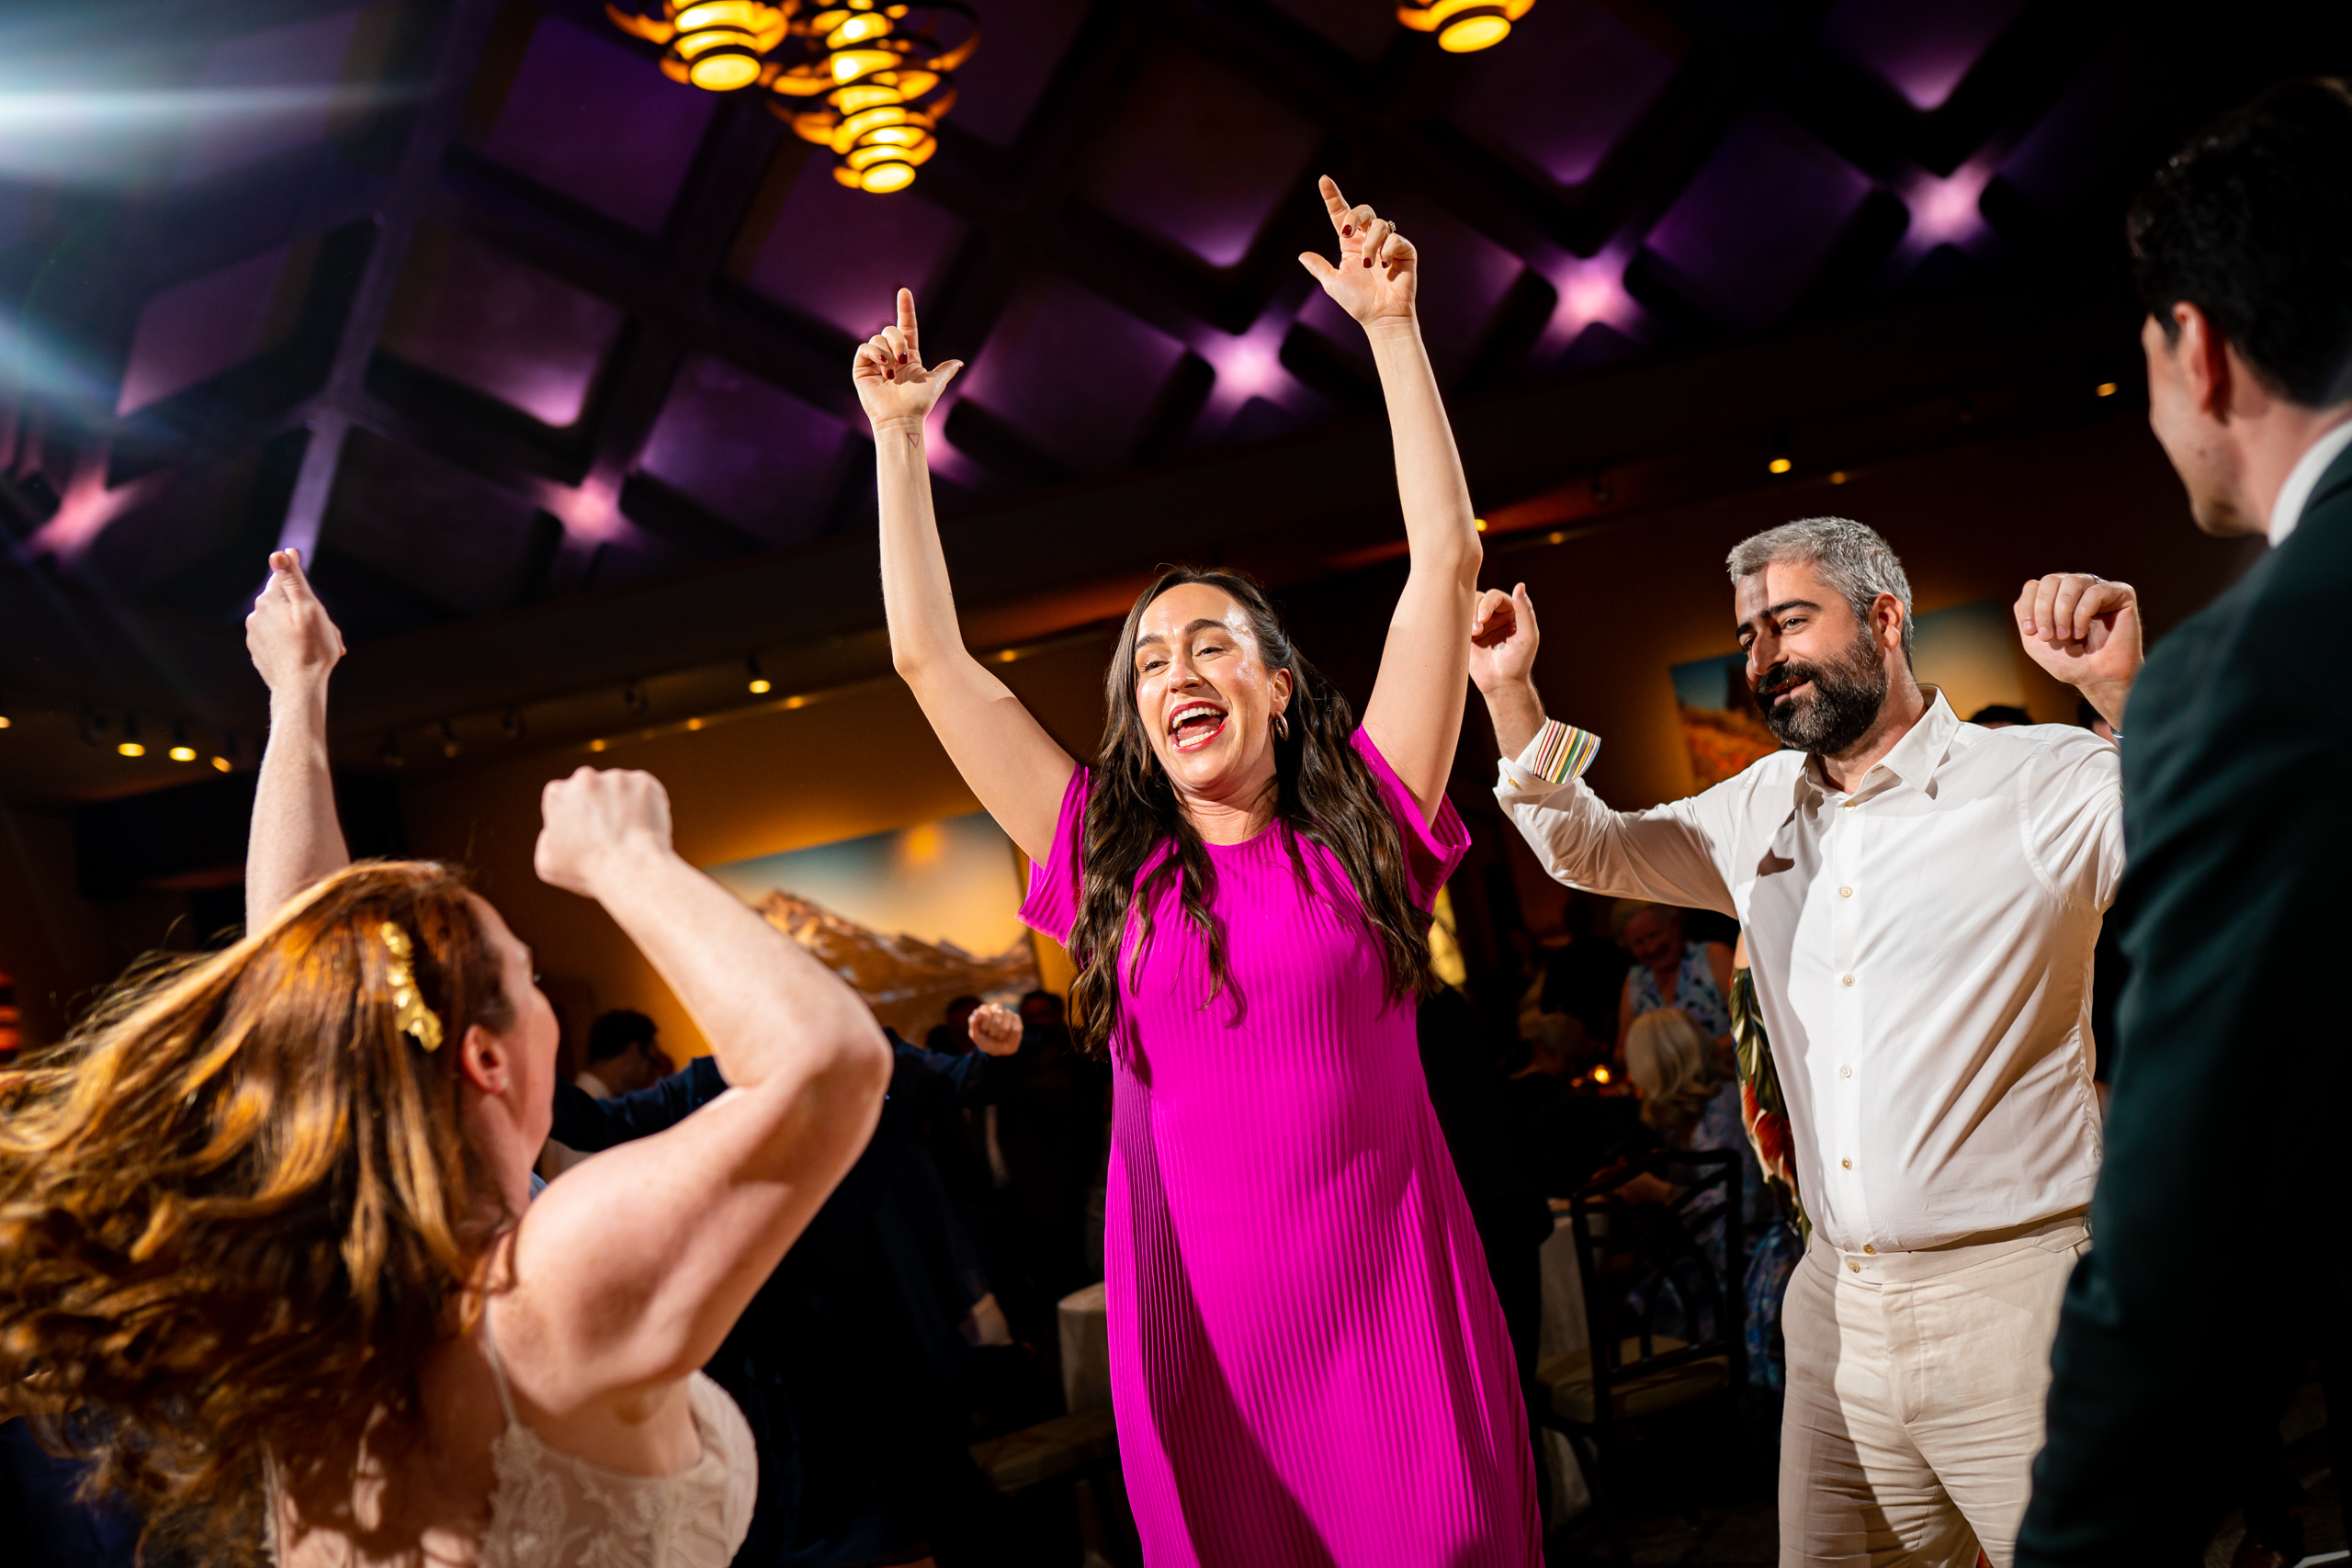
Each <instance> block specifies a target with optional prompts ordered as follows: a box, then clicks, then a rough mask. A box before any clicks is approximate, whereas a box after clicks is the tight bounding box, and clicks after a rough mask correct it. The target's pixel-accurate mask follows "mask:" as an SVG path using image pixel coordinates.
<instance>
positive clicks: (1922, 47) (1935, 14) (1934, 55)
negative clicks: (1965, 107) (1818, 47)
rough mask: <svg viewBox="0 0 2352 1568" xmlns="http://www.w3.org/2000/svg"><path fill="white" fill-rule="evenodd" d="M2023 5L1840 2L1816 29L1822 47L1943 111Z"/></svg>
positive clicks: (1919, 105) (2004, 1)
mask: <svg viewBox="0 0 2352 1568" xmlns="http://www.w3.org/2000/svg"><path fill="white" fill-rule="evenodd" d="M2028 3H2029V0H1937V3H1936V4H1934V5H1932V6H1923V5H1921V4H1919V0H1844V4H1842V5H1840V6H1838V8H1837V9H1836V10H1834V11H1832V12H1830V14H1829V16H1828V17H1827V19H1826V20H1825V21H1824V22H1823V23H1822V26H1821V37H1822V39H1823V41H1824V42H1826V43H1827V44H1828V45H1829V46H1830V47H1831V48H1833V49H1835V50H1837V51H1838V52H1839V53H1841V54H1844V55H1846V56H1848V57H1849V58H1850V59H1852V60H1853V61H1855V62H1857V63H1859V64H1860V65H1863V66H1865V67H1867V68H1869V69H1870V70H1871V72H1872V73H1875V74H1876V75H1877V76H1878V77H1879V78H1880V79H1881V80H1883V82H1885V83H1886V85H1888V86H1890V87H1893V88H1894V90H1895V91H1896V92H1898V93H1901V94H1902V95H1903V96H1904V97H1905V99H1907V100H1908V101H1909V102H1910V105H1911V107H1913V108H1916V109H1919V110H1921V111H1923V112H1932V111H1933V110H1936V109H1939V108H1941V107H1943V106H1944V104H1945V102H1946V100H1948V99H1949V98H1951V96H1952V93H1953V91H1954V90H1955V89H1957V88H1958V87H1959V85H1960V84H1961V83H1962V80H1963V79H1965V78H1966V77H1967V75H1968V73H1969V71H1970V69H1971V68H1972V67H1973V66H1974V65H1975V63H1976V62H1977V61H1978V60H1979V59H1981V58H1982V57H1983V56H1984V53H1985V51H1986V50H1988V49H1990V48H1991V47H1992V46H1993V40H1994V39H1997V38H1999V37H2000V36H2001V34H2002V32H2003V30H2004V29H2006V28H2007V27H2008V25H2009V24H2010V23H2011V22H2014V21H2015V20H2017V18H2018V15H2019V14H2020V13H2022V12H2023V11H2024V10H2025V8H2026V6H2027V4H2028Z"/></svg>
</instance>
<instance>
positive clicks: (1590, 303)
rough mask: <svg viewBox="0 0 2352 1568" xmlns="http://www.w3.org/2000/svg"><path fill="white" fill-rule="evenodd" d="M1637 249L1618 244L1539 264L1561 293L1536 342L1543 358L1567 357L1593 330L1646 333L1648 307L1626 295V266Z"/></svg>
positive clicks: (1537, 352) (1541, 270)
mask: <svg viewBox="0 0 2352 1568" xmlns="http://www.w3.org/2000/svg"><path fill="white" fill-rule="evenodd" d="M1632 259H1633V247H1632V246H1631V245H1628V244H1623V243H1619V244H1612V245H1610V246H1609V247H1607V248H1606V249H1604V250H1602V251H1601V252H1600V254H1597V255H1592V256H1565V257H1562V258H1561V259H1559V260H1558V261H1555V262H1551V263H1547V264H1541V265H1539V266H1538V268H1537V270H1539V271H1540V272H1542V273H1543V274H1544V276H1545V277H1546V278H1548V279H1549V280H1550V281H1551V284H1552V287H1553V288H1555V290H1557V291H1558V293H1559V297H1560V299H1559V303H1558V304H1557V305H1555V306H1554V307H1553V309H1552V320H1551V321H1550V322H1549V323H1547V324H1546V325H1545V327H1544V335H1543V337H1542V338H1541V339H1539V340H1538V341H1537V343H1536V345H1535V349H1534V354H1535V356H1536V357H1537V358H1538V359H1544V358H1549V357H1551V356H1553V355H1559V354H1564V353H1566V351H1567V350H1568V349H1570V348H1571V347H1573V346H1574V345H1575V344H1576V341H1577V339H1578V338H1580V337H1582V336H1583V335H1584V334H1585V333H1586V331H1587V330H1588V329H1589V328H1591V327H1595V326H1600V327H1606V328H1608V329H1609V330H1610V331H1611V332H1613V333H1618V334H1619V335H1621V336H1623V337H1628V338H1630V337H1632V336H1634V334H1635V333H1637V332H1638V331H1639V330H1640V328H1641V321H1642V308H1641V306H1639V305H1638V304H1636V303H1634V297H1633V296H1632V295H1631V294H1628V293H1627V292H1625V265H1626V263H1627V262H1629V261H1631V260H1632Z"/></svg>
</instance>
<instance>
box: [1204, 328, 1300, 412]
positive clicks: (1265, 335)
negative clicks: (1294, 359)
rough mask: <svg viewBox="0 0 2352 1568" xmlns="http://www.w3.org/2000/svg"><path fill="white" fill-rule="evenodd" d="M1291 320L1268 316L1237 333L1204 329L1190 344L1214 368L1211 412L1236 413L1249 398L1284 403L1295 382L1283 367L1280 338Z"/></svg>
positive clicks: (1210, 396) (1288, 397) (1210, 397)
mask: <svg viewBox="0 0 2352 1568" xmlns="http://www.w3.org/2000/svg"><path fill="white" fill-rule="evenodd" d="M1289 330H1290V322H1289V321H1287V320H1285V319H1283V318H1281V317H1280V316H1268V317H1266V318H1265V319H1263V320H1261V321H1259V322H1258V323H1257V325H1255V326H1253V327H1251V328H1250V330H1249V331H1248V332H1246V333H1242V334H1240V335H1239V336H1238V337H1231V336H1227V334H1226V333H1203V334H1202V335H1201V336H1200V337H1199V338H1197V339H1196V340H1194V342H1193V351H1194V352H1195V353H1197V354H1198V355H1200V356H1201V357H1202V358H1203V359H1205V360H1207V361H1208V362H1209V367H1210V368H1211V369H1213V370H1215V371H1216V387H1215V388H1214V389H1212V390H1211V391H1210V393H1209V408H1210V412H1212V413H1213V414H1214V415H1216V416H1217V417H1230V416H1231V415H1233V414H1236V413H1238V412H1240V411H1241V407H1242V405H1243V404H1244V403H1247V402H1248V401H1249V400H1250V399H1252V398H1263V399H1265V400H1267V401H1268V402H1272V403H1286V402H1288V401H1289V400H1290V395H1291V392H1292V390H1293V389H1295V387H1296V386H1297V385H1298V383H1297V381H1296V380H1295V379H1294V378H1293V377H1292V376H1291V373H1290V372H1289V371H1287V370H1285V369H1283V337H1284V336H1285V335H1286V334H1287V333H1288V332H1289Z"/></svg>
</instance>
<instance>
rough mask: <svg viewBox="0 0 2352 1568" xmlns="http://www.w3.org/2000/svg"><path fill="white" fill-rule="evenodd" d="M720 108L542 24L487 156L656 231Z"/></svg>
mask: <svg viewBox="0 0 2352 1568" xmlns="http://www.w3.org/2000/svg"><path fill="white" fill-rule="evenodd" d="M715 107H717V104H716V101H715V100H714V99H712V98H711V97H710V96H709V95H708V94H706V93H697V92H695V91H693V90H692V89H691V88H687V87H681V86H678V85H675V84H674V83H671V82H666V81H664V80H662V78H661V77H660V76H658V75H656V74H655V73H652V72H650V71H648V70H647V69H646V68H645V62H643V61H641V60H639V59H638V58H637V57H636V56H635V55H633V54H630V53H629V52H628V51H627V50H625V49H623V48H622V47H621V46H620V45H618V44H616V43H613V42H611V41H609V40H607V39H601V38H598V37H597V36H596V35H594V33H591V32H588V31H586V30H585V29H583V28H575V27H573V26H572V25H571V23H569V22H566V21H562V20H560V19H559V18H557V17H543V18H541V20H540V22H539V24H538V26H537V27H536V28H533V29H532V31H531V41H530V43H529V45H528V46H527V47H526V50H525V51H524V54H523V60H522V63H521V64H520V65H519V66H517V67H516V69H515V80H514V84H513V85H511V86H509V87H508V88H507V90H506V96H505V98H504V100H503V102H502V103H501V104H500V105H499V107H498V118H497V119H496V121H495V122H494V123H492V126H491V130H490V136H489V138H488V140H487V141H484V143H483V144H482V155H483V156H485V157H487V158H489V159H491V160H492V162H494V163H498V164H504V165H505V166H506V167H507V168H510V169H513V170H514V171H515V173H516V174H519V175H527V176H529V177H530V178H532V179H534V180H537V182H538V183H539V184H541V185H543V186H547V187H548V189H550V190H553V191H559V192H560V193H561V194H563V195H565V196H568V197H571V199H572V200H574V201H577V202H580V203H581V204H582V205H583V206H586V207H590V208H593V209H595V210H596V211H599V212H602V213H605V214H606V215H607V216H609V217H613V218H617V219H619V220H621V221H622V222H624V223H627V224H628V225H629V226H630V227H632V228H635V229H640V230H644V231H649V232H650V231H654V230H657V229H659V228H661V227H662V222H663V220H665V219H667V218H668V217H669V215H670V204H671V203H672V201H673V200H674V199H675V198H676V197H677V194H678V187H679V186H680V185H682V184H683V183H684V180H685V177H686V170H687V168H688V167H689V166H690V165H691V164H693V163H694V158H695V150H696V149H697V148H699V147H700V146H701V144H702V138H703V133H704V132H705V131H706V130H708V129H709V126H710V117H711V113H712V111H713V109H714V108H715Z"/></svg>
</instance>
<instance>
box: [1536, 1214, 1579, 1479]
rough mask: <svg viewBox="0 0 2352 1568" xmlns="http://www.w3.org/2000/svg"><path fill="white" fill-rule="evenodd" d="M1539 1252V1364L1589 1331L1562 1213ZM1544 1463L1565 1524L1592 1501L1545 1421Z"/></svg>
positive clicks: (1570, 1231) (1571, 1237) (1560, 1438)
mask: <svg viewBox="0 0 2352 1568" xmlns="http://www.w3.org/2000/svg"><path fill="white" fill-rule="evenodd" d="M1540 1256H1541V1260H1542V1267H1543V1270H1544V1326H1543V1330H1542V1334H1541V1337H1539V1339H1538V1340H1537V1348H1536V1352H1535V1360H1536V1365H1538V1366H1541V1365H1543V1364H1544V1362H1545V1361H1548V1360H1550V1359H1552V1358H1553V1357H1555V1356H1564V1355H1566V1354H1567V1353H1568V1352H1569V1351H1571V1350H1581V1349H1583V1348H1585V1341H1586V1340H1587V1339H1588V1338H1589V1337H1590V1335H1589V1331H1588V1329H1587V1328H1586V1325H1585V1315H1584V1276H1583V1275H1581V1274H1579V1273H1577V1237H1576V1231H1575V1229H1574V1228H1573V1227H1572V1226H1571V1225H1570V1224H1569V1223H1568V1216H1567V1215H1566V1214H1555V1215H1553V1216H1552V1236H1551V1239H1550V1240H1548V1241H1546V1242H1545V1243H1544V1250H1543V1252H1542V1254H1541V1255H1540ZM1544 1469H1545V1471H1547V1472H1549V1474H1550V1484H1551V1498H1552V1502H1553V1506H1555V1508H1556V1509H1558V1513H1557V1515H1556V1516H1555V1517H1554V1519H1553V1521H1552V1522H1553V1523H1554V1524H1555V1525H1560V1524H1565V1523H1566V1522H1567V1521H1568V1520H1569V1519H1570V1518H1573V1517H1575V1516H1577V1514H1580V1513H1582V1512H1583V1511H1584V1509H1585V1508H1586V1506H1588V1505H1589V1504H1590V1503H1591V1502H1592V1494H1591V1493H1590V1492H1589V1491H1588V1490H1586V1488H1585V1483H1584V1472H1583V1471H1582V1470H1580V1469H1578V1468H1577V1456H1576V1455H1575V1453H1573V1452H1572V1451H1570V1450H1569V1448H1568V1439H1567V1438H1566V1437H1565V1436H1564V1435H1562V1434H1561V1433H1558V1432H1555V1431H1553V1430H1552V1429H1551V1428H1550V1427H1545V1428H1544Z"/></svg>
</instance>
